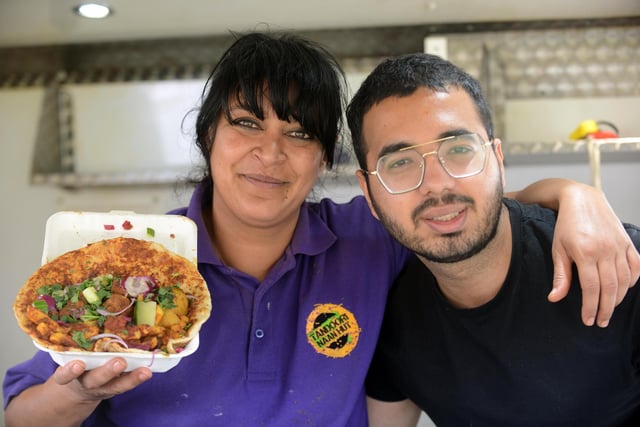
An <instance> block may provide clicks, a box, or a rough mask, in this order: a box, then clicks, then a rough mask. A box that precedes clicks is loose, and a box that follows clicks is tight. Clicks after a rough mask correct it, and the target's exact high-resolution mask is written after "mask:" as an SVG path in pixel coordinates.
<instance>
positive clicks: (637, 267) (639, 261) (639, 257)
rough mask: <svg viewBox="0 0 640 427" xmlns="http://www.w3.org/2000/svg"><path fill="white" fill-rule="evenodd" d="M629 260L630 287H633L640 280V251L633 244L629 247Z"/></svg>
mask: <svg viewBox="0 0 640 427" xmlns="http://www.w3.org/2000/svg"><path fill="white" fill-rule="evenodd" d="M627 262H628V264H629V270H630V271H629V274H630V279H629V283H630V284H629V287H630V288H632V287H634V286H635V285H636V283H638V280H640V253H638V251H637V250H636V248H635V247H634V246H633V245H629V247H628V249H627Z"/></svg>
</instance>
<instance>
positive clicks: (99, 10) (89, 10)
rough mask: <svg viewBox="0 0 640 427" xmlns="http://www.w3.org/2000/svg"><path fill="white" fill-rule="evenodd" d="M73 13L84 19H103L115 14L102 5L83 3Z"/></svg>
mask: <svg viewBox="0 0 640 427" xmlns="http://www.w3.org/2000/svg"><path fill="white" fill-rule="evenodd" d="M73 11H74V12H75V13H77V14H78V15H80V16H82V17H83V18H91V19H102V18H106V17H107V16H109V15H111V14H113V10H111V9H110V8H109V6H105V5H104V4H100V3H82V4H79V5H78V6H76V7H74V8H73Z"/></svg>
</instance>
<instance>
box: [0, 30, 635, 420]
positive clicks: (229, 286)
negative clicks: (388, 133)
mask: <svg viewBox="0 0 640 427" xmlns="http://www.w3.org/2000/svg"><path fill="white" fill-rule="evenodd" d="M343 83H344V81H343V76H342V73H341V71H340V68H339V66H338V64H337V63H336V61H335V60H334V59H333V58H332V57H331V55H330V54H328V53H327V52H326V51H324V50H323V49H322V48H320V47H319V46H317V45H315V44H313V43H310V42H308V41H305V40H302V39H298V38H295V37H292V36H280V37H274V36H268V35H264V34H248V35H245V36H243V37H240V38H239V39H238V40H237V41H236V42H235V43H234V44H233V45H232V46H231V47H230V48H229V50H228V51H227V52H226V53H225V54H224V55H223V57H222V59H221V60H220V62H219V63H218V65H217V66H216V67H215V68H214V70H213V72H212V74H211V76H210V78H209V81H208V83H207V88H206V91H205V96H204V97H203V103H202V107H201V109H200V113H199V116H198V119H197V123H196V128H197V129H196V130H197V145H198V147H199V149H200V150H201V152H202V154H203V157H204V159H205V161H206V164H207V168H206V173H205V174H204V177H203V179H202V181H201V183H200V185H199V186H198V187H197V189H196V190H195V192H194V194H193V197H192V199H191V202H190V204H189V206H188V207H186V208H182V209H179V210H177V211H175V212H174V213H179V214H182V215H186V216H188V217H190V218H191V219H193V220H194V221H195V222H196V224H197V225H198V233H199V236H198V239H199V240H198V263H199V269H200V272H201V273H202V275H203V276H204V277H205V279H206V280H207V283H208V285H209V288H210V291H211V296H212V301H213V307H214V309H213V313H212V317H211V318H210V320H209V321H208V322H207V323H206V324H205V325H204V326H203V328H202V330H201V332H200V348H199V349H198V351H197V352H196V353H194V354H193V355H191V356H189V357H187V358H185V359H183V360H182V361H181V362H180V364H179V365H178V366H177V367H175V368H174V369H172V370H171V371H169V372H167V373H163V374H156V375H154V376H153V378H152V377H151V373H150V371H149V370H148V369H146V368H139V369H137V370H135V371H133V372H131V373H128V374H123V370H124V368H125V366H124V363H125V362H124V360H122V359H119V358H115V359H113V360H111V361H109V362H107V363H106V364H105V365H104V366H103V367H101V368H98V369H95V370H93V371H90V372H86V373H84V366H83V364H82V363H81V362H71V363H68V364H67V365H65V366H64V367H60V368H57V367H56V365H55V364H54V363H53V362H52V361H51V360H50V359H49V356H48V355H47V354H46V353H42V352H39V353H37V354H36V355H35V356H34V358H33V359H31V360H30V361H27V362H25V363H23V364H21V365H18V366H16V367H14V368H12V369H10V370H9V371H8V373H7V376H6V378H5V383H4V397H5V407H6V420H7V426H19V425H30V426H33V425H43V424H45V423H49V424H56V425H69V426H76V425H81V424H83V425H100V426H105V425H119V426H125V425H134V424H135V425H145V426H147V425H149V426H155V427H157V426H165V425H166V426H176V425H177V426H298V425H300V426H307V425H308V426H323V427H324V426H350V427H351V426H366V425H367V418H366V417H367V415H366V408H365V400H364V392H363V381H364V377H365V374H366V371H367V367H368V364H369V362H370V359H371V356H372V353H373V350H374V347H375V343H376V338H377V335H378V331H379V327H380V322H381V320H382V315H383V308H384V302H385V298H386V295H387V290H388V288H389V286H390V284H391V283H392V281H393V279H394V277H395V276H396V275H397V274H398V273H399V271H400V269H401V268H402V266H403V265H404V263H405V261H406V260H407V258H408V256H409V254H408V252H407V251H406V250H404V249H403V248H401V247H400V246H399V245H398V244H397V243H396V242H395V241H394V240H393V239H392V238H391V237H390V236H389V235H388V234H387V233H386V232H385V231H384V229H383V228H382V227H381V226H380V225H379V223H378V222H377V221H376V220H375V219H373V217H372V216H371V215H370V213H369V210H368V207H367V205H366V203H365V201H364V199H363V198H362V197H357V198H355V199H354V200H352V201H351V202H350V203H347V204H343V205H339V204H335V203H333V202H331V201H330V200H322V201H321V202H319V203H308V202H305V199H306V198H307V196H308V195H309V193H310V191H311V190H312V187H313V185H314V183H315V182H316V180H317V178H318V177H319V175H320V174H321V172H322V171H323V170H324V169H325V167H330V166H331V165H332V164H333V160H334V151H335V143H336V141H337V138H338V135H339V132H340V124H341V117H342V112H343V105H344V102H343V97H342V91H341V85H342V84H343ZM553 184H558V182H555V181H554V182H553ZM562 184H563V186H558V187H554V190H553V191H552V192H551V193H552V194H554V195H557V194H559V193H560V192H561V189H562V188H570V189H572V190H573V191H572V192H567V193H566V194H573V196H571V198H570V200H571V201H572V202H575V201H576V200H580V199H581V198H582V197H584V196H589V195H590V194H591V191H592V190H590V189H588V188H587V187H586V186H580V185H573V184H570V183H566V182H563V183H562ZM547 187H548V186H547ZM574 187H575V188H574ZM537 188H538V187H534V188H533V191H532V193H533V194H534V195H536V194H537V193H543V191H538V190H537ZM547 190H549V188H547ZM576 192H577V193H576ZM593 194H595V196H590V197H591V198H593V199H594V200H592V201H591V202H593V203H596V204H597V206H598V208H597V209H596V210H598V211H599V212H598V215H601V216H602V217H604V216H606V215H609V216H608V217H607V221H609V220H611V218H612V217H611V213H610V210H609V208H608V205H606V202H605V201H604V199H603V198H602V197H601V196H600V195H599V194H596V193H593ZM550 203H551V204H553V201H550ZM563 209H564V208H563ZM567 211H569V210H568V209H567ZM574 214H575V212H574ZM613 218H614V220H615V217H613ZM588 219H591V220H593V218H588ZM583 220H585V218H582V217H581V218H580V219H579V220H577V221H575V223H577V224H580V223H582V222H583ZM572 223H573V222H572ZM605 223H606V222H605ZM600 225H602V224H598V226H600ZM565 227H566V225H565ZM603 227H604V225H603ZM609 228H610V229H609V230H604V229H603V231H602V233H603V234H604V235H605V236H607V235H609V233H610V232H614V231H618V230H617V228H616V227H615V226H609ZM565 233H568V235H569V236H573V235H574V234H577V232H576V230H575V229H571V226H570V227H569V228H567V231H565ZM612 242H615V240H614V239H610V240H607V242H606V243H607V244H609V245H612ZM573 243H574V247H575V245H576V243H577V244H578V245H580V244H582V242H576V241H575V240H574V241H573ZM616 244H617V243H616ZM620 246H623V245H620ZM592 249H593V248H592ZM585 261H588V262H589V264H590V265H591V262H592V261H593V260H592V259H589V260H585ZM609 267H610V265H609ZM618 271H622V272H623V274H624V273H626V274H627V275H631V274H636V272H635V271H633V272H630V271H629V268H628V267H627V265H626V264H625V266H624V267H621V268H619V269H618ZM621 282H624V280H621ZM622 288H623V289H626V288H625V287H624V286H622ZM623 293H624V292H623ZM614 295H615V292H614ZM614 299H615V297H614ZM596 304H597V303H596ZM612 308H613V307H611V309H612ZM56 368H57V369H56Z"/></svg>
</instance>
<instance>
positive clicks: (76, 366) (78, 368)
mask: <svg viewBox="0 0 640 427" xmlns="http://www.w3.org/2000/svg"><path fill="white" fill-rule="evenodd" d="M71 372H73V373H74V374H76V375H79V374H81V373H83V372H84V368H83V367H82V365H80V364H79V363H74V364H73V365H71Z"/></svg>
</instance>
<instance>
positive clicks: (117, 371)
mask: <svg viewBox="0 0 640 427" xmlns="http://www.w3.org/2000/svg"><path fill="white" fill-rule="evenodd" d="M126 367H127V364H126V362H125V360H124V359H122V358H120V357H116V358H113V359H111V360H109V361H108V362H107V363H105V364H104V365H103V366H100V367H98V368H96V369H93V370H91V371H85V365H84V363H83V362H82V361H79V360H74V361H71V362H69V363H67V364H65V365H64V366H60V367H58V368H57V369H56V371H55V372H54V373H53V375H52V376H51V377H49V379H48V380H47V381H46V382H45V383H43V384H38V385H35V386H32V387H29V388H27V389H26V390H24V391H23V392H22V393H20V394H19V395H18V396H16V397H14V398H13V399H12V400H11V402H9V405H8V406H7V408H6V411H5V422H6V424H7V427H9V426H11V427H20V426H36V425H38V426H40V425H42V426H45V425H56V426H68V427H77V426H80V425H81V424H82V422H83V421H84V420H85V419H86V418H87V417H89V416H90V415H91V413H92V412H93V411H94V410H95V408H96V407H97V406H98V405H99V404H100V402H101V401H102V400H104V399H108V398H110V397H113V396H115V395H117V394H120V393H124V392H126V391H129V390H131V389H133V388H135V387H137V386H139V385H140V384H142V383H143V382H145V381H147V380H148V379H149V378H151V370H149V368H145V367H143V368H137V369H135V370H134V371H131V372H126V373H125V372H124V371H125V369H126Z"/></svg>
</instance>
